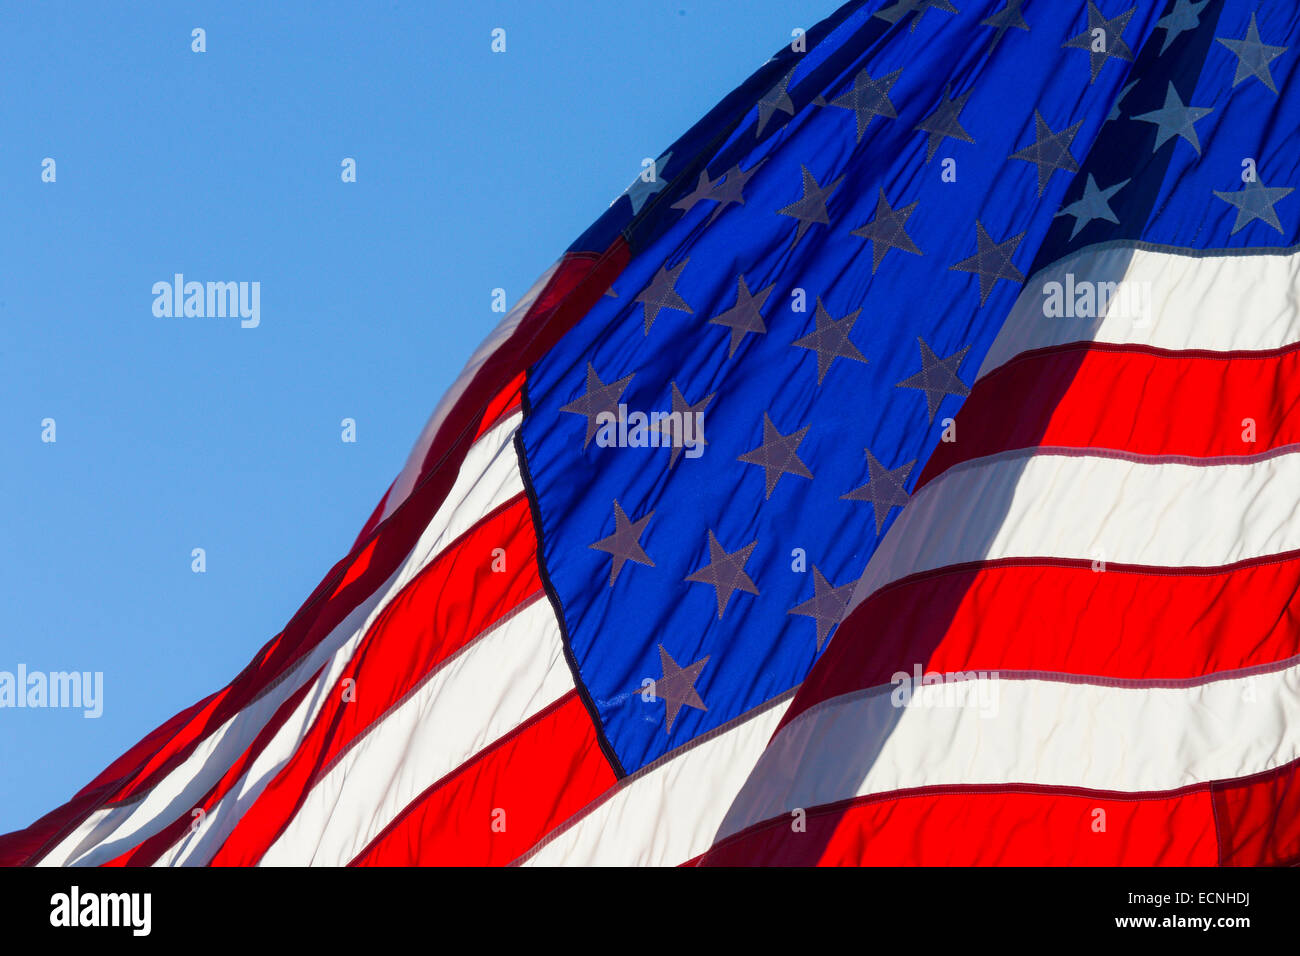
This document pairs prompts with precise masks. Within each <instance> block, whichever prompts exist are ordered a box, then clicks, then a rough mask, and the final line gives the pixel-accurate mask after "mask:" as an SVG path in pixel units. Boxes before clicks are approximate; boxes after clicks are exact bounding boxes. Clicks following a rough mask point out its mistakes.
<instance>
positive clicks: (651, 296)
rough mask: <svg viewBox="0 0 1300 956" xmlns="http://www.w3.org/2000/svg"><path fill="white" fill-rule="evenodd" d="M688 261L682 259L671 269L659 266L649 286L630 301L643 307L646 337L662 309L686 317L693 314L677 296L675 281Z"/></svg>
mask: <svg viewBox="0 0 1300 956" xmlns="http://www.w3.org/2000/svg"><path fill="white" fill-rule="evenodd" d="M690 261H691V260H690V259H683V260H682V261H681V262H679V263H677V265H675V266H673V267H672V268H671V269H670V268H669V267H668V266H667V265H662V266H660V267H659V271H658V272H656V273H655V277H654V278H653V279H651V280H650V284H649V285H648V286H646V287H645V288H644V289H642V290H641V291H640V292H639V293H637V297H636V298H635V299H633V300H632V301H634V302H640V303H641V304H642V305H644V306H645V334H646V335H649V334H650V326H652V325H654V324H655V319H657V318H658V317H659V312H660V311H661V310H662V309H676V310H677V311H678V312H685V313H686V314H687V315H694V314H695V313H694V312H693V311H691V307H690V306H689V305H687V304H686V301H685V300H684V299H683V298H682V297H681V296H680V295H678V294H677V280H678V279H679V278H681V274H682V270H683V269H685V268H686V263H688V262H690Z"/></svg>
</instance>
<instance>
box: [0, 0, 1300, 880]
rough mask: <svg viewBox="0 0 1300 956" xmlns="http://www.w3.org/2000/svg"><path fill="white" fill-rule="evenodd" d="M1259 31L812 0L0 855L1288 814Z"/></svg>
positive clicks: (1291, 813) (1223, 832)
mask: <svg viewBox="0 0 1300 956" xmlns="http://www.w3.org/2000/svg"><path fill="white" fill-rule="evenodd" d="M958 3H959V4H960V9H958ZM1298 60H1300V11H1297V9H1296V7H1295V5H1294V4H1287V3H1275V2H1274V3H1270V2H1260V0H1170V2H1165V0H1160V2H1145V0H1136V2H1135V0H1082V2H1078V0H1052V2H1027V0H964V2H962V0H958V2H957V3H953V2H948V0H897V2H894V0H890V2H887V3H881V2H865V3H864V2H852V3H849V4H847V5H846V6H844V7H843V8H841V9H840V10H839V11H837V12H836V13H834V14H833V15H832V16H831V17H830V18H829V19H827V20H825V21H823V22H822V23H820V24H818V25H817V26H815V27H813V28H811V29H809V30H808V31H807V33H806V35H803V36H801V37H796V38H795V39H794V41H793V42H792V43H791V44H790V45H788V46H787V47H785V48H783V49H782V50H781V51H779V52H778V53H777V54H776V55H775V56H774V57H773V58H772V59H771V60H769V61H768V62H767V63H765V64H763V65H762V66H761V67H760V68H759V69H758V71H757V72H756V73H755V74H754V75H753V76H752V77H751V78H750V79H749V80H748V81H746V82H745V83H744V84H743V85H742V86H740V87H739V88H738V89H737V90H735V91H734V92H733V93H732V94H731V95H729V96H728V97H727V98H726V99H724V100H723V101H722V102H721V103H720V104H718V106H717V107H715V108H714V109H713V110H712V112H710V113H709V114H708V115H707V116H706V117H705V118H704V119H702V120H701V121H700V122H699V123H698V124H696V125H695V126H694V127H693V128H692V129H691V130H690V131H689V132H687V133H686V134H685V135H684V136H683V137H681V138H680V139H679V140H677V141H676V142H675V143H673V144H672V145H671V146H670V147H668V148H667V149H665V150H664V151H663V152H662V153H660V154H659V155H658V156H657V158H655V159H654V161H653V162H649V163H647V164H646V166H645V168H644V170H643V171H642V173H641V174H640V175H639V176H638V177H637V178H636V180H635V181H634V183H633V184H632V186H631V187H630V188H629V189H628V191H627V192H626V193H625V194H624V196H622V197H620V198H619V199H618V200H616V201H615V203H614V204H613V205H611V207H610V208H609V210H608V211H607V212H606V213H605V214H604V215H603V216H602V217H601V218H600V219H599V220H598V221H597V222H596V223H595V224H593V225H592V226H591V228H590V229H589V230H588V231H587V232H586V233H585V234H584V235H583V236H582V237H580V238H579V239H578V240H577V242H576V243H574V245H573V246H572V247H571V248H570V249H569V250H568V251H567V252H566V253H565V254H564V255H563V257H562V258H561V259H560V260H559V261H558V262H557V263H556V264H555V265H554V266H553V267H552V269H551V270H550V271H549V272H548V273H547V274H546V275H544V276H543V277H542V278H541V279H540V280H539V281H538V282H537V283H536V285H535V287H534V288H533V289H532V291H531V292H530V293H529V294H528V295H527V296H526V297H525V298H524V299H523V300H522V301H520V302H519V303H518V304H517V305H516V307H515V308H514V309H513V311H512V312H511V313H510V314H509V315H508V316H507V317H506V318H505V319H504V321H503V322H502V324H501V325H500V326H499V327H498V328H497V329H496V330H495V331H493V332H492V333H491V335H490V336H489V337H488V339H487V340H486V341H485V342H484V343H483V345H482V346H481V347H480V349H479V350H478V352H477V353H476V354H475V355H474V356H473V357H472V358H471V360H470V362H469V364H468V365H467V366H466V368H465V370H464V372H463V373H462V375H461V376H460V378H459V379H458V380H457V381H456V383H455V384H454V385H453V386H452V388H451V390H450V392H449V393H448V394H447V395H446V397H445V398H444V399H443V400H442V402H441V404H440V405H439V406H438V408H437V409H436V410H435V412H434V414H433V416H432V418H431V419H430V421H429V424H428V426H427V427H426V429H425V430H424V433H423V434H422V435H421V437H420V439H419V440H418V442H417V443H416V445H415V448H414V450H413V451H412V453H411V455H410V458H409V460H408V462H407V464H406V466H405V468H404V469H403V470H402V472H401V474H400V475H399V476H398V477H397V479H396V481H395V482H394V483H393V484H392V486H391V488H390V489H389V491H388V493H387V494H386V495H385V497H384V499H383V500H382V501H381V502H380V504H379V506H378V507H377V508H376V509H375V511H374V513H373V516H372V517H371V519H370V520H369V521H368V522H367V524H366V526H365V527H364V528H363V529H362V531H361V533H360V535H359V536H358V537H357V539H356V542H355V544H354V546H353V548H352V550H351V552H350V553H349V554H348V555H347V556H346V557H345V558H344V559H343V560H342V561H340V562H339V563H338V564H337V565H335V566H334V568H333V569H332V570H331V571H330V572H329V573H328V574H327V575H326V577H325V579H324V581H322V583H321V584H320V586H319V587H318V588H317V589H316V591H315V592H314V593H313V594H312V595H311V596H310V598H309V599H308V600H307V602H306V603H305V604H304V605H303V606H302V608H301V610H299V611H298V613H297V614H296V615H295V616H294V617H293V619H292V620H291V621H290V622H289V623H288V625H287V626H286V627H285V628H284V630H283V631H282V632H281V633H280V634H278V635H277V636H276V637H275V638H274V639H273V640H271V641H270V643H268V644H267V645H266V646H265V647H264V648H263V649H262V650H261V651H260V652H259V653H258V654H257V656H256V658H255V659H254V660H253V661H252V663H250V664H249V665H248V667H247V668H245V670H244V671H243V672H242V673H240V674H239V675H238V676H237V677H236V678H235V679H234V680H233V681H231V682H230V683H229V684H227V685H226V686H225V687H224V688H222V689H221V690H220V691H218V692H216V693H215V694H213V695H212V696H210V697H208V698H206V699H204V700H202V701H200V702H198V703H197V704H195V705H194V706H193V707H191V708H189V709H188V710H186V711H184V712H182V713H180V714H178V715H176V716H175V717H173V718H172V719H171V720H169V721H167V722H166V723H165V724H163V725H162V726H160V727H159V728H158V729H157V730H156V731H154V732H153V733H152V734H150V735H149V736H148V737H146V738H145V739H144V740H142V741H141V742H140V743H139V744H138V745H137V746H135V747H134V748H133V749H131V750H130V751H129V752H128V753H126V754H125V755H124V756H122V757H121V758H120V759H119V760H117V761H116V762H115V763H113V764H112V765H111V766H110V767H109V768H108V769H106V770H105V771H104V772H103V773H101V774H100V775H99V776H98V777H97V778H96V779H95V780H94V781H92V782H91V783H90V784H89V785H88V786H87V787H85V788H84V789H83V790H82V791H81V792H80V793H78V794H77V795H76V796H75V797H74V798H73V799H72V800H71V801H70V802H69V803H68V804H66V805H65V806H63V807H60V808H58V809H57V810H55V811H53V812H52V813H50V814H49V815H47V816H45V817H43V818H42V819H41V820H39V821H37V822H36V823H34V824H32V826H30V827H29V828H28V829H26V830H23V831H20V832H17V833H13V834H9V835H8V836H5V837H3V838H0V863H7V864H24V863H25V864H43V865H68V864H77V865H119V864H129V865H203V864H212V865H251V864H265V865H285V864H317V865H340V866H341V865H357V866H360V865H391V864H466V863H467V864H523V865H553V864H588V865H603V864H609V865H623V864H651V865H680V864H686V863H698V864H772V863H779V864H814V863H829V864H877V863H894V864H899V863H908V864H910V863H916V864H935V863H953V864H956V863H965V864H1004V863H1039V864H1059V865H1077V864H1095V863H1109V864H1144V865H1146V864H1264V863H1273V864H1280V863H1296V862H1300V778H1298V777H1297V766H1298V763H1297V761H1298V760H1300V514H1298V513H1297V511H1298V504H1297V503H1298V502H1300V454H1298V453H1297V449H1300V444H1297V443H1298V442H1300V238H1298V237H1297V231H1298V230H1300V193H1297V192H1296V188H1297V186H1300V78H1297V77H1296V72H1297V62H1298ZM644 108H652V107H649V106H646V107H644ZM693 425H695V426H698V428H697V430H696V431H694V432H691V431H689V430H688V429H689V428H690V427H691V426H693Z"/></svg>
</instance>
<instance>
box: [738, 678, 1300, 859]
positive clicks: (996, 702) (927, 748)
mask: <svg viewBox="0 0 1300 956" xmlns="http://www.w3.org/2000/svg"><path fill="white" fill-rule="evenodd" d="M968 684H969V685H970V686H969V687H967V688H966V690H967V692H968V693H970V694H971V695H972V696H970V697H967V698H966V700H967V701H968V702H969V703H968V704H967V705H966V706H917V705H916V704H915V703H913V704H912V705H911V706H906V707H896V706H894V702H893V701H892V700H891V696H892V695H893V694H894V693H895V690H896V688H895V687H894V686H891V685H886V686H884V687H879V688H873V689H872V690H869V691H860V692H857V693H854V694H849V695H845V696H843V697H836V698H833V699H831V700H829V701H826V702H823V703H822V704H819V705H818V706H817V707H814V708H813V709H812V710H809V711H808V712H806V713H803V714H800V715H799V717H798V718H797V719H795V720H794V721H792V722H791V723H790V724H789V725H788V726H786V727H785V728H784V729H782V731H781V733H780V735H779V736H778V737H777V738H776V740H774V741H773V742H772V744H771V746H770V747H768V749H767V751H766V752H765V753H764V754H763V756H762V759H761V760H760V761H759V763H758V766H757V767H756V768H755V771H754V774H753V776H752V777H751V779H750V782H749V783H748V784H747V785H746V786H745V789H744V792H743V793H742V794H741V796H740V798H739V799H738V800H737V801H736V804H735V806H734V807H733V809H732V811H731V812H730V813H729V814H728V815H727V820H726V822H725V823H724V825H723V826H722V828H721V835H722V836H723V837H725V836H727V835H730V834H732V833H736V832H738V831H740V830H743V829H744V828H745V827H748V826H751V825H753V824H755V823H758V822H760V821H762V820H767V819H771V818H773V817H778V816H782V815H785V814H787V813H789V812H791V811H792V810H794V809H795V808H804V809H807V808H811V807H815V806H821V805H824V804H827V803H833V802H835V801H837V800H843V799H848V798H851V797H855V796H867V795H869V794H880V793H888V792H892V791H896V790H904V789H909V788H912V787H936V786H955V785H964V784H1008V783H1022V784H1037V785H1045V786H1058V787H1083V788H1087V789H1093V790H1110V791H1121V792H1126V793H1137V792H1143V791H1163V790H1174V789H1177V788H1180V787H1185V786H1189V785H1192V784H1204V783H1207V782H1209V781H1212V780H1223V779H1230V778H1236V777H1243V776H1247V775H1249V774H1253V773H1260V772H1263V771H1266V770H1271V769H1273V768H1274V767H1277V766H1280V765H1282V764H1285V763H1288V762H1289V761H1291V760H1294V759H1295V758H1296V757H1297V756H1300V666H1293V667H1291V668H1288V669H1286V670H1283V671H1275V672H1273V673H1271V674H1264V675H1255V676H1253V677H1243V678H1237V679H1230V680H1219V681H1215V682H1212V683H1208V684H1201V685H1199V686H1195V687H1189V688H1178V689H1162V688H1144V689H1135V688H1124V687H1107V686H1101V685H1097V684H1074V683H1066V682H1061V681H1043V680H997V679H993V678H985V679H980V680H973V681H969V682H968ZM939 689H940V690H942V688H939ZM980 694H985V695H988V696H987V697H986V698H985V700H986V702H987V701H992V704H991V705H989V706H981V705H980V704H979V703H977V701H979V700H980V698H979V696H978V695H980Z"/></svg>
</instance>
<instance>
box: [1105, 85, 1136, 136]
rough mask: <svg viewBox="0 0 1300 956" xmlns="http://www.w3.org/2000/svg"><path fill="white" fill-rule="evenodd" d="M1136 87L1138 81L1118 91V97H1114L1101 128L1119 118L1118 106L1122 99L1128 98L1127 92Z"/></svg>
mask: <svg viewBox="0 0 1300 956" xmlns="http://www.w3.org/2000/svg"><path fill="white" fill-rule="evenodd" d="M1137 85H1138V81H1137V80H1134V81H1133V82H1132V83H1129V84H1128V85H1127V86H1125V87H1124V89H1122V90H1120V91H1119V96H1117V97H1115V102H1114V103H1112V104H1111V107H1110V112H1109V113H1107V114H1106V120H1105V122H1103V123H1102V124H1101V125H1102V126H1105V125H1106V123H1110V122H1112V121H1114V120H1117V119H1119V118H1120V110H1119V107H1120V104H1121V103H1123V102H1124V97H1126V96H1128V94H1129V90H1131V89H1133V87H1135V86H1137Z"/></svg>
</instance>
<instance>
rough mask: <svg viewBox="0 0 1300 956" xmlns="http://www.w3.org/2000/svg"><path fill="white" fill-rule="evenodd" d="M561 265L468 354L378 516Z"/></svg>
mask: <svg viewBox="0 0 1300 956" xmlns="http://www.w3.org/2000/svg"><path fill="white" fill-rule="evenodd" d="M559 267H560V263H559V262H556V263H554V264H552V265H551V267H550V268H549V269H547V270H546V271H545V272H544V273H542V276H541V278H540V279H538V280H537V281H536V282H534V283H533V284H532V287H531V288H529V290H528V291H527V292H525V293H524V297H523V298H522V299H520V300H519V301H518V302H516V303H515V307H514V308H513V309H511V310H510V311H509V312H507V313H506V315H505V317H504V318H503V319H502V320H501V322H500V323H499V324H498V325H497V327H496V328H495V329H493V330H492V331H491V332H490V333H488V337H487V338H486V339H484V340H483V341H482V343H480V345H479V347H478V348H477V349H475V350H474V354H473V355H471V356H470V359H469V361H468V362H466V363H465V368H464V369H462V370H461V373H460V375H459V376H457V377H456V381H454V382H452V383H451V388H449V389H447V391H446V393H445V394H444V395H443V396H442V399H441V400H440V401H439V402H438V405H437V407H436V408H434V410H433V414H432V415H430V416H429V420H428V421H427V422H426V423H425V426H424V431H422V432H420V437H419V438H417V439H416V441H415V445H414V447H412V448H411V453H410V454H409V455H408V456H407V458H406V464H405V465H404V466H403V468H402V470H401V472H400V473H399V474H398V476H397V478H396V479H395V480H394V481H393V486H392V488H391V489H389V492H388V497H387V498H386V499H385V500H384V512H383V515H382V516H381V518H380V520H381V521H382V520H383V519H384V518H387V517H388V516H389V515H390V514H392V513H393V512H394V511H395V510H396V509H397V506H398V505H400V504H401V503H402V502H403V501H405V500H406V497H407V495H409V494H410V493H411V489H412V488H414V487H415V482H416V481H417V480H418V479H419V477H420V469H421V468H422V467H423V465H424V458H425V456H426V455H427V454H428V453H429V446H430V445H432V444H433V439H434V436H436V435H437V434H438V429H439V428H441V427H442V423H443V422H444V421H446V419H447V415H448V414H449V413H450V412H451V410H452V408H453V407H454V406H455V404H456V403H457V402H458V401H460V397H461V396H462V395H463V394H465V389H467V388H469V383H470V382H472V381H473V380H474V376H475V375H477V374H478V373H479V370H480V369H481V368H482V367H483V365H484V363H486V362H487V360H488V359H489V358H491V357H492V355H493V354H495V352H496V351H497V349H499V348H501V346H502V345H504V344H505V342H506V340H507V339H509V338H510V336H511V335H513V334H514V332H515V329H517V328H519V323H520V322H521V321H522V320H523V317H524V316H525V315H527V314H528V310H529V309H531V308H532V307H533V303H534V302H535V301H536V300H537V297H538V296H539V295H541V293H542V290H543V289H545V288H546V284H547V283H548V282H550V281H551V277H552V276H553V275H555V271H556V270H557V269H558V268H559Z"/></svg>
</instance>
